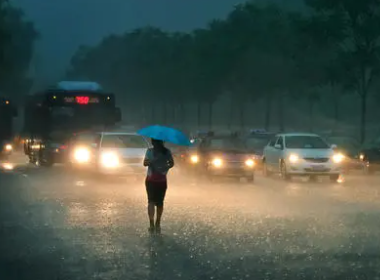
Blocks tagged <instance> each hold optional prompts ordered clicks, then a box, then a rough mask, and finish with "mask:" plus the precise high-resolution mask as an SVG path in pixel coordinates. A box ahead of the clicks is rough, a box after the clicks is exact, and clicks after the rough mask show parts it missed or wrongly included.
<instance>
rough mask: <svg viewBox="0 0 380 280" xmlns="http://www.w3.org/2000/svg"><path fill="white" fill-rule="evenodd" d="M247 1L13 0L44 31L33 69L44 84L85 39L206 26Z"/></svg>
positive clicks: (55, 76) (59, 73)
mask: <svg viewBox="0 0 380 280" xmlns="http://www.w3.org/2000/svg"><path fill="white" fill-rule="evenodd" d="M241 2H244V1H243V0H14V3H15V4H16V5H18V6H20V7H21V8H23V9H24V11H25V14H26V16H27V18H28V19H30V20H31V21H33V22H34V23H35V25H36V27H37V29H38V31H39V32H40V34H41V38H40V40H39V41H38V43H37V44H36V55H35V59H34V61H33V63H32V67H31V68H32V69H33V72H34V73H35V76H36V77H37V78H38V80H39V81H40V83H45V82H50V81H52V82H55V81H56V80H59V79H60V78H61V77H62V75H63V73H64V71H65V70H66V68H67V66H68V63H69V60H70V58H71V56H72V55H73V54H74V53H75V51H76V49H77V48H78V46H80V45H82V44H86V45H94V44H96V43H98V42H99V41H100V40H101V39H102V38H103V37H104V36H106V35H109V34H111V33H123V32H125V31H128V30H131V29H134V28H137V27H141V26H145V25H153V26H157V27H161V28H163V29H166V30H191V29H194V28H198V27H203V26H205V25H206V24H207V22H209V21H210V20H212V19H214V18H223V17H225V16H226V15H227V14H228V12H229V11H231V10H232V9H233V6H234V5H236V4H238V3H241Z"/></svg>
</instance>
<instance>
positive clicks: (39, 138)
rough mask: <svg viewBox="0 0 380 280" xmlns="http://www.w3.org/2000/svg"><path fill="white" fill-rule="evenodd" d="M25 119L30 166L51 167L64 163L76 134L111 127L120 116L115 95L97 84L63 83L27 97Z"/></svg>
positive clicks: (25, 149) (26, 147)
mask: <svg viewBox="0 0 380 280" xmlns="http://www.w3.org/2000/svg"><path fill="white" fill-rule="evenodd" d="M24 117H25V122H24V134H26V135H27V139H25V146H24V151H25V154H26V155H28V157H29V160H30V162H32V163H39V164H40V165H43V166H51V165H53V164H54V163H63V162H65V159H66V156H67V152H66V150H67V142H68V141H69V140H70V138H71V137H72V136H73V135H74V134H75V133H78V132H81V131H86V130H89V129H91V128H94V127H98V128H103V129H104V128H107V127H112V126H114V125H115V124H116V123H117V122H119V121H120V120H121V113H120V109H119V108H117V107H115V97H114V95H113V94H110V93H107V92H104V91H103V90H102V88H101V86H100V85H98V84H97V83H94V82H72V81H64V82H60V83H58V84H57V85H56V86H54V87H52V88H49V89H47V90H45V91H43V92H40V93H37V94H35V95H32V96H28V100H27V103H26V105H25V114H24Z"/></svg>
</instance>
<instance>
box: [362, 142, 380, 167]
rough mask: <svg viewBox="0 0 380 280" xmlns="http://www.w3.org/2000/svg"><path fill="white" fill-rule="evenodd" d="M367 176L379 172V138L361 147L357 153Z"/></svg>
mask: <svg viewBox="0 0 380 280" xmlns="http://www.w3.org/2000/svg"><path fill="white" fill-rule="evenodd" d="M359 159H360V160H361V161H362V162H363V164H364V166H365V170H366V171H367V173H368V174H373V173H375V172H377V171H380V138H379V139H376V140H374V141H371V142H369V143H367V144H365V145H364V146H363V148H362V149H361V150H360V153H359Z"/></svg>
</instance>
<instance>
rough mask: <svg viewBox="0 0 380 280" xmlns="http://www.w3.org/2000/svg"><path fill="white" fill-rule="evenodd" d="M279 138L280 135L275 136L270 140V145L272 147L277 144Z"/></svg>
mask: <svg viewBox="0 0 380 280" xmlns="http://www.w3.org/2000/svg"><path fill="white" fill-rule="evenodd" d="M277 139H278V137H273V138H272V140H270V142H269V146H270V147H274V145H275V144H276V141H277Z"/></svg>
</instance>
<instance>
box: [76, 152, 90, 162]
mask: <svg viewBox="0 0 380 280" xmlns="http://www.w3.org/2000/svg"><path fill="white" fill-rule="evenodd" d="M74 159H75V161H76V162H79V163H86V162H89V161H90V151H89V149H87V148H77V149H76V150H75V151H74Z"/></svg>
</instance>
